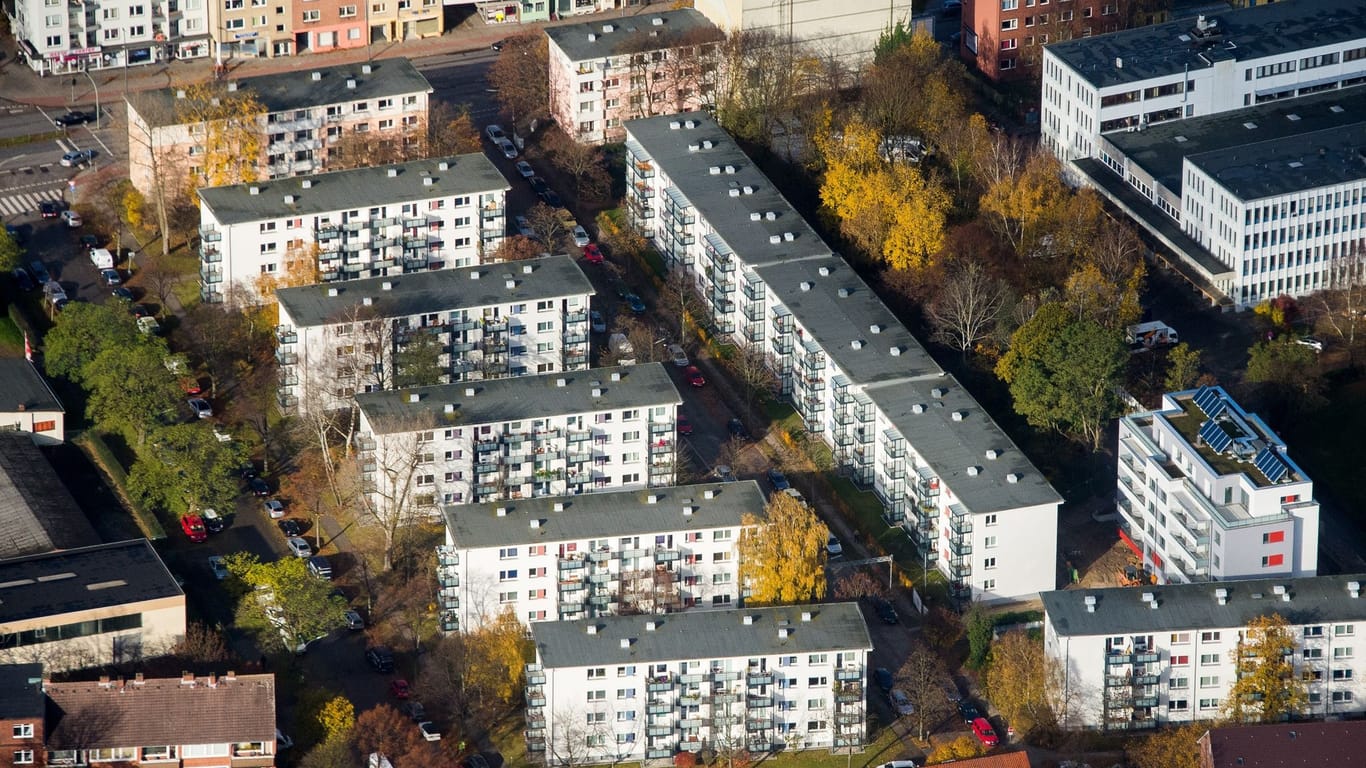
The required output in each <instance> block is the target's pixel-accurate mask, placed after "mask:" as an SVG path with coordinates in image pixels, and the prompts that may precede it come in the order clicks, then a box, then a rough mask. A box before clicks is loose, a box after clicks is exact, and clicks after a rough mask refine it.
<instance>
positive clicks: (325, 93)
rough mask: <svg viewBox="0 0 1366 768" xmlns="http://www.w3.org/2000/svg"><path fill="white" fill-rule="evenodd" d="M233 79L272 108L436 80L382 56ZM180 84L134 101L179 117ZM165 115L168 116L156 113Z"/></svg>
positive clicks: (414, 87)
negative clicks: (177, 97) (335, 64)
mask: <svg viewBox="0 0 1366 768" xmlns="http://www.w3.org/2000/svg"><path fill="white" fill-rule="evenodd" d="M367 66H368V67H369V68H370V71H369V72H368V73H367V72H366V71H365V68H366V67H367ZM314 73H317V74H318V76H319V77H318V79H317V80H314V79H313V75H314ZM348 82H354V83H355V87H354V88H350V87H347V83H348ZM228 83H229V84H231V83H236V84H237V88H238V90H240V91H251V92H252V93H253V94H254V95H255V96H256V99H257V100H258V101H260V102H261V104H262V106H264V107H265V108H266V110H267V111H268V112H286V111H289V110H295V109H308V108H310V107H318V106H323V105H326V104H347V103H350V102H353V101H366V100H369V99H378V98H384V97H388V96H403V95H406V94H410V93H431V92H432V84H431V83H429V82H427V78H426V77H423V75H422V73H421V72H419V71H417V67H414V66H413V63H412V62H411V61H409V60H408V59H406V58H392V59H376V60H374V61H372V62H369V63H366V62H359V63H356V64H339V65H337V66H335V67H310V66H308V65H307V63H305V62H299V66H297V67H296V68H295V69H290V70H287V71H284V72H276V73H273V74H269V75H258V76H256V77H244V78H241V79H232V78H229V80H228ZM179 90H184V86H180V87H177V88H163V89H161V90H158V91H144V92H143V93H141V94H138V95H135V96H133V97H131V99H130V102H131V103H132V105H133V107H134V108H135V109H137V110H138V111H139V113H140V114H141V115H142V117H143V119H144V120H149V121H151V122H153V124H155V125H170V124H173V123H175V122H176V119H175V102H176V92H177V91H179ZM162 115H164V116H165V119H159V120H157V119H154V118H157V117H159V116H162Z"/></svg>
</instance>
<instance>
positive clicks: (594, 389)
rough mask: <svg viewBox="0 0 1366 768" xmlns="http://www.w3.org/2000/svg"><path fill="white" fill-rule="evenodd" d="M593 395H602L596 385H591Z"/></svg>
mask: <svg viewBox="0 0 1366 768" xmlns="http://www.w3.org/2000/svg"><path fill="white" fill-rule="evenodd" d="M593 397H602V390H601V389H599V388H598V387H593Z"/></svg>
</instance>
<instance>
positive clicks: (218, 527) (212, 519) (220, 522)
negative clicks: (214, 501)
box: [204, 508, 228, 533]
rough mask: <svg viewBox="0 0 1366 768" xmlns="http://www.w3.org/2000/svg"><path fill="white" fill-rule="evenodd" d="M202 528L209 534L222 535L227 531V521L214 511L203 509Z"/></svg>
mask: <svg viewBox="0 0 1366 768" xmlns="http://www.w3.org/2000/svg"><path fill="white" fill-rule="evenodd" d="M204 527H205V528H207V529H208V530H209V533H222V532H223V531H225V530H227V529H228V519H227V518H226V517H223V516H222V515H220V514H218V510H216V509H212V508H209V509H205V510H204Z"/></svg>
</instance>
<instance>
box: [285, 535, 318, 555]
mask: <svg viewBox="0 0 1366 768" xmlns="http://www.w3.org/2000/svg"><path fill="white" fill-rule="evenodd" d="M285 544H286V545H287V546H288V547H289V551H290V554H292V555H294V556H295V557H312V556H313V548H312V547H310V546H308V542H307V541H304V540H303V539H301V538H299V537H298V536H290V537H289V538H288V539H286V540H285Z"/></svg>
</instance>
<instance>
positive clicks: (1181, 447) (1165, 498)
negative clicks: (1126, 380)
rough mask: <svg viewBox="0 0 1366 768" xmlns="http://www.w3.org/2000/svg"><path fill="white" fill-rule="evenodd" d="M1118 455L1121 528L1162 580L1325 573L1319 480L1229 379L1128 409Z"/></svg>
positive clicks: (1120, 428) (1122, 423)
mask: <svg viewBox="0 0 1366 768" xmlns="http://www.w3.org/2000/svg"><path fill="white" fill-rule="evenodd" d="M1118 456H1119V469H1118V472H1119V484H1118V491H1117V494H1116V502H1117V506H1118V509H1119V516H1120V521H1121V522H1120V528H1119V534H1120V537H1121V539H1122V540H1123V541H1124V542H1125V544H1127V545H1128V546H1129V547H1130V548H1131V549H1132V550H1133V551H1134V553H1135V554H1136V555H1138V556H1139V557H1141V558H1142V559H1143V562H1144V564H1145V565H1146V566H1148V567H1149V568H1150V569H1151V570H1152V572H1153V573H1154V574H1155V575H1156V576H1157V577H1158V579H1159V580H1160V581H1163V582H1175V583H1182V582H1188V581H1210V580H1224V579H1255V578H1271V577H1295V578H1299V577H1305V576H1313V575H1314V574H1315V573H1317V571H1318V551H1319V504H1318V502H1317V501H1315V500H1314V483H1313V481H1311V480H1310V479H1309V477H1308V476H1307V475H1305V474H1304V472H1303V471H1302V470H1301V469H1300V468H1299V466H1298V465H1296V464H1295V462H1294V461H1292V460H1291V459H1290V456H1289V454H1288V453H1287V452H1286V447H1285V443H1284V442H1282V441H1281V438H1280V437H1279V436H1277V435H1276V433H1275V432H1273V431H1271V428H1270V427H1268V426H1267V425H1266V424H1265V423H1264V422H1263V421H1262V420H1261V419H1260V418H1258V417H1257V415H1256V414H1253V413H1247V412H1246V411H1244V410H1243V409H1242V407H1240V406H1239V405H1238V403H1237V402H1235V401H1234V400H1233V398H1232V397H1230V396H1229V395H1228V393H1227V392H1225V391H1224V390H1223V388H1222V387H1202V388H1200V389H1198V390H1188V391H1185V392H1173V393H1169V394H1167V395H1164V396H1163V398H1162V407H1161V408H1159V409H1158V410H1156V411H1150V412H1147V413H1136V414H1130V415H1128V416H1125V417H1123V418H1121V419H1120V420H1119V451H1118Z"/></svg>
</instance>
